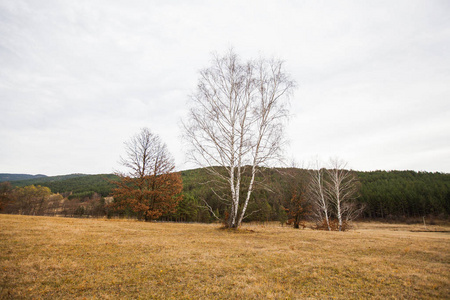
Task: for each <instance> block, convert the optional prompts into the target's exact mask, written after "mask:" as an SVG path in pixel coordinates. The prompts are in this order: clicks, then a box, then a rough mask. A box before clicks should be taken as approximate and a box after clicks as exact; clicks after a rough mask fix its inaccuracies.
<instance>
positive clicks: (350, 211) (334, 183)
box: [325, 158, 358, 231]
mask: <svg viewBox="0 0 450 300" xmlns="http://www.w3.org/2000/svg"><path fill="white" fill-rule="evenodd" d="M346 167H347V163H346V162H344V161H343V160H341V159H338V158H333V159H331V160H330V168H329V169H327V171H326V172H327V175H328V180H327V182H326V189H325V191H326V194H327V196H328V197H329V200H330V202H331V203H332V205H333V207H334V209H335V210H334V213H335V215H336V218H337V220H338V228H339V231H342V230H343V225H344V221H349V220H351V219H352V218H355V217H356V216H357V211H358V209H357V207H356V204H355V203H354V200H355V198H356V196H357V192H358V189H357V182H358V181H357V178H356V176H355V175H354V174H353V172H352V171H351V170H346V169H345V168H346Z"/></svg>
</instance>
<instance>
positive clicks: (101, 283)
mask: <svg viewBox="0 0 450 300" xmlns="http://www.w3.org/2000/svg"><path fill="white" fill-rule="evenodd" d="M416 229H417V230H420V229H423V226H422V227H420V226H418V225H416V226H408V225H405V226H400V225H386V224H374V223H359V224H357V226H356V227H355V228H354V229H353V230H351V231H348V232H343V233H339V232H325V231H314V230H309V229H306V230H295V229H292V228H288V227H284V228H282V227H279V226H258V225H247V226H245V227H244V228H243V229H242V230H240V231H238V232H234V231H228V230H221V229H219V228H218V225H204V224H173V223H143V222H137V221H123V220H101V219H100V220H95V219H65V218H56V217H27V216H13V215H0V298H2V299H10V298H11V299H20V298H23V299H32V298H35V299H48V298H51V299H54V298H57V299H62V298H63V299H84V298H86V299H152V298H153V299H258V298H259V299H304V298H310V299H324V298H327V299H328V298H330V299H331V298H338V299H347V298H352V299H354V298H357V299H365V298H380V299H381V298H382V299H385V298H392V299H402V298H404V299H406V298H407V299H411V298H430V299H431V298H432V299H436V298H448V297H449V295H450V268H449V266H450V265H449V263H450V253H449V250H450V234H449V233H448V232H447V233H445V232H411V230H416ZM438 229H442V230H438ZM427 230H433V228H431V227H428V228H427ZM434 230H438V231H443V230H447V231H448V230H449V228H448V227H437V226H435V228H434Z"/></svg>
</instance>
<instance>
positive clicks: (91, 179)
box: [12, 174, 118, 198]
mask: <svg viewBox="0 0 450 300" xmlns="http://www.w3.org/2000/svg"><path fill="white" fill-rule="evenodd" d="M117 179H118V177H117V176H116V175H114V174H98V175H85V174H71V175H63V176H52V177H44V178H36V179H28V180H20V181H13V182H12V185H13V186H17V187H24V186H28V185H40V186H45V187H48V188H50V190H51V191H52V192H53V193H59V194H62V195H65V196H69V197H70V198H85V197H91V196H92V195H93V194H100V195H101V196H102V197H107V196H109V194H110V193H111V190H112V189H113V188H114V187H115V185H114V184H113V182H114V181H115V180H117Z"/></svg>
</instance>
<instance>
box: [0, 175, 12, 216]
mask: <svg viewBox="0 0 450 300" xmlns="http://www.w3.org/2000/svg"><path fill="white" fill-rule="evenodd" d="M12 190H13V188H12V186H11V183H9V182H2V183H0V211H2V210H4V209H5V206H6V204H8V202H10V201H11V198H12Z"/></svg>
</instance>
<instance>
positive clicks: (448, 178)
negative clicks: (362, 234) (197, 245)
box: [0, 168, 450, 224]
mask: <svg viewBox="0 0 450 300" xmlns="http://www.w3.org/2000/svg"><path fill="white" fill-rule="evenodd" d="M309 172H310V170H305V169H297V168H274V169H269V168H267V169H263V170H262V171H261V172H260V173H258V176H260V177H261V178H260V182H261V184H260V185H259V186H257V187H256V188H255V192H254V194H253V195H252V199H251V201H250V203H249V207H248V217H247V218H246V219H245V220H244V222H254V221H258V222H268V221H278V222H280V223H281V224H285V223H286V222H288V220H289V219H290V218H292V213H293V211H294V210H295V209H296V211H297V213H298V208H299V207H300V208H301V214H299V216H298V217H299V218H300V219H301V220H304V221H307V220H310V219H311V218H312V211H311V209H312V208H311V204H310V203H308V201H307V199H303V200H301V201H300V202H298V201H297V202H295V201H294V202H293V199H295V197H294V196H295V194H296V193H300V194H301V193H302V191H304V190H305V189H306V188H307V184H308V178H309V177H308V174H309ZM354 174H355V175H356V177H357V179H358V187H359V188H358V195H357V197H356V201H357V203H358V204H360V205H364V209H363V211H362V213H361V214H360V216H359V218H360V219H364V220H384V221H400V222H411V221H412V220H420V219H421V218H422V217H428V218H432V219H434V218H438V219H448V218H449V216H450V174H445V173H429V172H415V171H372V172H354ZM181 178H182V181H183V192H182V194H183V198H182V200H181V201H180V202H179V203H178V205H177V208H176V211H175V212H173V213H167V214H164V215H162V216H160V217H159V218H158V220H161V221H178V222H205V223H208V222H215V221H217V219H216V218H215V217H214V215H216V216H217V217H219V218H224V217H225V216H224V215H225V214H226V213H225V212H226V206H225V204H224V203H223V202H222V201H221V200H220V198H219V197H218V196H217V192H215V191H213V190H212V189H211V186H210V182H211V180H212V178H211V175H209V174H208V172H207V170H206V169H203V168H201V169H193V170H186V171H182V172H181ZM117 179H118V177H117V175H114V174H102V175H83V174H76V175H68V176H57V177H41V178H34V179H28V180H20V181H11V182H2V183H1V184H0V197H1V198H0V209H1V212H2V213H8V214H29V215H48V216H52V215H60V216H71V217H74V216H76V217H103V216H108V217H115V216H116V217H128V218H136V217H138V216H137V214H136V213H134V212H133V211H130V210H126V209H124V210H122V211H120V210H119V211H117V210H111V209H110V206H109V204H110V203H111V202H112V201H113V199H112V197H110V195H111V192H112V190H113V189H114V188H115V187H116V185H115V184H114V182H115V181H116V180H117ZM206 203H208V206H209V207H208V206H207V205H206Z"/></svg>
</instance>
